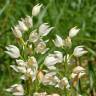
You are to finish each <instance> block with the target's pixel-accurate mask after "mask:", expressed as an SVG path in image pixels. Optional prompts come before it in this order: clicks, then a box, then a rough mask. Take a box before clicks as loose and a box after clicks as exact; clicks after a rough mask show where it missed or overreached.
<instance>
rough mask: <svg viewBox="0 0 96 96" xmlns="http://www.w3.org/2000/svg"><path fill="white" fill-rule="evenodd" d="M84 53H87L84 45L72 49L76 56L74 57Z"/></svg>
mask: <svg viewBox="0 0 96 96" xmlns="http://www.w3.org/2000/svg"><path fill="white" fill-rule="evenodd" d="M86 53H87V51H85V50H84V46H77V47H76V48H75V49H74V52H73V55H74V56H76V57H80V56H82V55H84V54H86Z"/></svg>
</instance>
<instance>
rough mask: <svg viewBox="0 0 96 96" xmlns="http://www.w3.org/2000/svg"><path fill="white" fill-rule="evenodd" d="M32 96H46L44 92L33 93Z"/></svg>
mask: <svg viewBox="0 0 96 96" xmlns="http://www.w3.org/2000/svg"><path fill="white" fill-rule="evenodd" d="M33 96H47V93H46V92H42V93H38V92H35V93H34V94H33Z"/></svg>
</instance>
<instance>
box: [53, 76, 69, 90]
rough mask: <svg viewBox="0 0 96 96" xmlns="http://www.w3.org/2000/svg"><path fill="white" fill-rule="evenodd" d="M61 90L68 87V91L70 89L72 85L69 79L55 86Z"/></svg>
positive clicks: (64, 78)
mask: <svg viewBox="0 0 96 96" xmlns="http://www.w3.org/2000/svg"><path fill="white" fill-rule="evenodd" d="M55 87H58V88H61V89H64V87H66V88H67V89H69V87H70V85H69V82H68V79H67V78H66V77H63V79H61V80H59V82H58V84H57V85H56V86H55Z"/></svg>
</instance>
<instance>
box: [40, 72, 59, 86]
mask: <svg viewBox="0 0 96 96" xmlns="http://www.w3.org/2000/svg"><path fill="white" fill-rule="evenodd" d="M55 75H56V72H49V73H46V74H45V75H44V76H43V79H42V83H43V84H44V85H56V84H57V82H58V80H59V79H58V77H57V76H55Z"/></svg>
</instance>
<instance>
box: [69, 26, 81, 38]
mask: <svg viewBox="0 0 96 96" xmlns="http://www.w3.org/2000/svg"><path fill="white" fill-rule="evenodd" d="M79 30H80V29H78V28H77V27H76V26H75V27H73V28H72V29H71V30H70V31H69V37H70V38H73V37H75V36H76V35H77V34H78V33H79Z"/></svg>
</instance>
